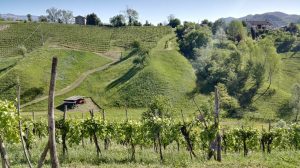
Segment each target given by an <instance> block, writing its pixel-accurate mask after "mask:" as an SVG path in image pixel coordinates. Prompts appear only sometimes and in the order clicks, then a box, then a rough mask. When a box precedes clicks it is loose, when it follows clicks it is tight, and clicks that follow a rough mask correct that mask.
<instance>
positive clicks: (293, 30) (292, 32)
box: [287, 23, 299, 35]
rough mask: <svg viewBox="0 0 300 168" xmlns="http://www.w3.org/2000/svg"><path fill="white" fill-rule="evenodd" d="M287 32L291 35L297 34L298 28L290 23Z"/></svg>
mask: <svg viewBox="0 0 300 168" xmlns="http://www.w3.org/2000/svg"><path fill="white" fill-rule="evenodd" d="M287 31H289V32H290V33H291V34H293V35H296V34H297V33H298V32H299V27H298V26H297V25H296V24H295V23H290V24H289V26H288V28H287Z"/></svg>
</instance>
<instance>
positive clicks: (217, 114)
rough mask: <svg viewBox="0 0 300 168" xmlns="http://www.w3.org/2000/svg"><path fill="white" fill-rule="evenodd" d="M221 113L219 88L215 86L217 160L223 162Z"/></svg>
mask: <svg viewBox="0 0 300 168" xmlns="http://www.w3.org/2000/svg"><path fill="white" fill-rule="evenodd" d="M219 114H220V100H219V90H218V88H217V87H215V126H216V128H217V161H219V162H221V160H222V156H221V135H220V130H219V127H220V125H219V124H220V123H219Z"/></svg>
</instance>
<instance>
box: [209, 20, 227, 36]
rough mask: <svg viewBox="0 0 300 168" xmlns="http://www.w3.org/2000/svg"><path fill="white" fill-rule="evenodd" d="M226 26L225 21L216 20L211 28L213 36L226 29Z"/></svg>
mask: <svg viewBox="0 0 300 168" xmlns="http://www.w3.org/2000/svg"><path fill="white" fill-rule="evenodd" d="M225 26H226V25H225V22H224V20H223V19H218V20H216V21H215V22H214V23H213V25H212V27H211V31H212V33H213V35H215V34H216V33H217V31H218V30H219V29H225Z"/></svg>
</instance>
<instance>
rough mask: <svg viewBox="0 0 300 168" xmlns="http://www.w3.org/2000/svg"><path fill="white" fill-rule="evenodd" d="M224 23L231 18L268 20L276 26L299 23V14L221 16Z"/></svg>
mask: <svg viewBox="0 0 300 168" xmlns="http://www.w3.org/2000/svg"><path fill="white" fill-rule="evenodd" d="M222 19H223V20H224V21H225V22H226V23H229V22H231V21H232V20H258V21H262V20H268V21H270V22H271V23H272V24H273V25H275V26H276V27H281V26H286V25H287V24H289V23H291V22H294V23H300V15H290V14H286V13H283V12H268V13H263V14H255V15H247V16H244V17H241V18H233V17H228V18H222Z"/></svg>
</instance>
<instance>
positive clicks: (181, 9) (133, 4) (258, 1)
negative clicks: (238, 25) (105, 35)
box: [0, 0, 300, 24]
mask: <svg viewBox="0 0 300 168" xmlns="http://www.w3.org/2000/svg"><path fill="white" fill-rule="evenodd" d="M50 7H56V8H59V9H65V10H71V11H73V14H74V16H77V15H83V16H86V15H87V14H89V13H92V12H94V13H96V14H97V15H98V17H99V18H100V19H101V21H102V22H104V23H108V22H109V18H111V17H112V16H115V15H117V14H119V13H122V12H123V11H124V10H125V9H126V8H127V7H129V8H133V9H135V10H137V11H138V13H139V20H140V21H141V22H142V23H144V22H145V21H146V20H148V21H150V22H151V23H153V24H157V23H160V22H164V21H167V16H169V15H170V14H173V15H175V17H177V18H179V19H180V20H182V21H193V22H201V21H202V20H204V19H208V20H210V21H214V20H216V19H218V18H221V17H242V16H246V15H248V14H261V13H265V12H274V11H281V12H285V13H288V14H300V0H205V1H204V0H0V14H7V13H12V14H17V15H26V14H32V15H36V16H40V15H46V12H45V11H46V9H48V8H50Z"/></svg>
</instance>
